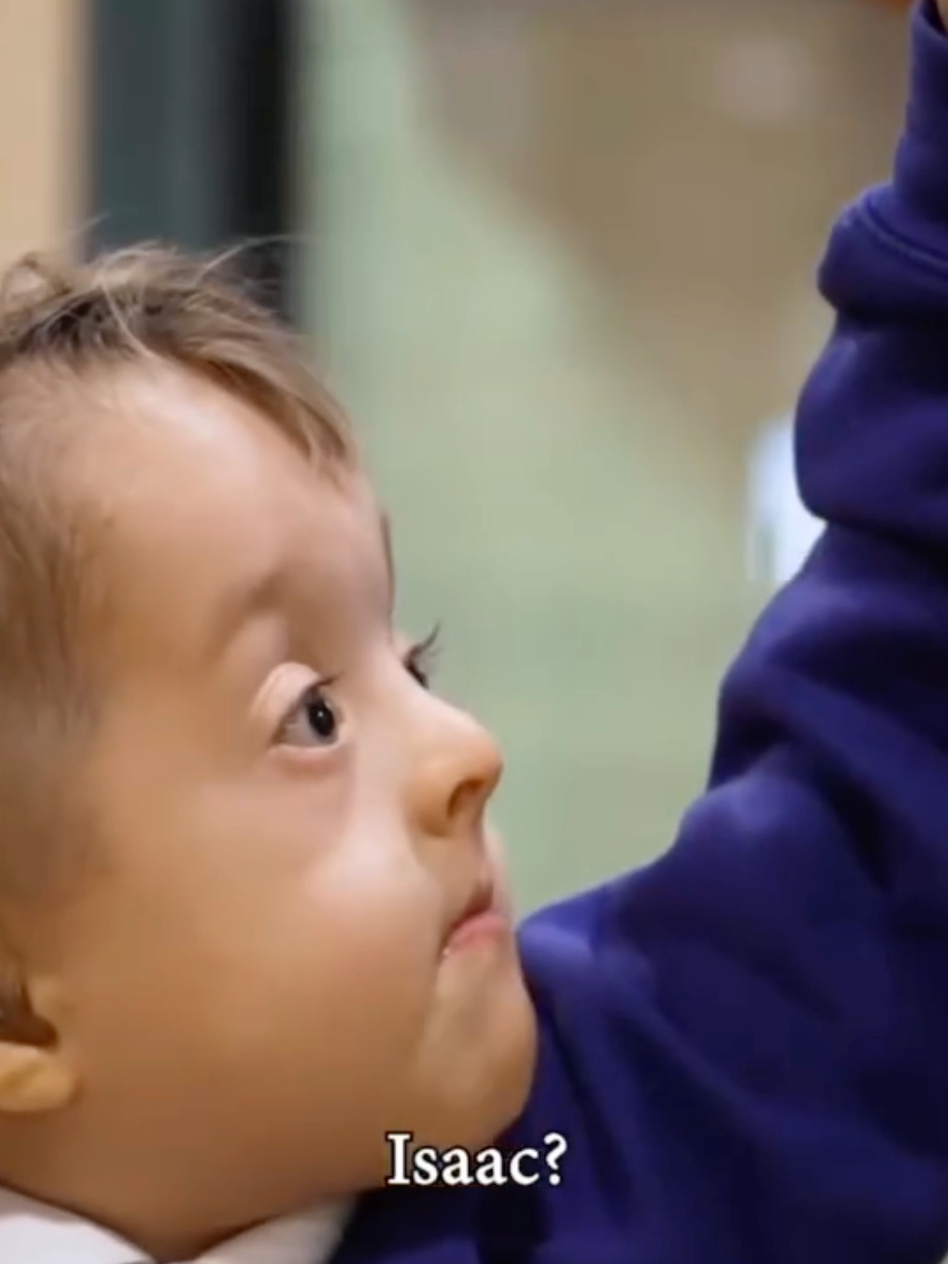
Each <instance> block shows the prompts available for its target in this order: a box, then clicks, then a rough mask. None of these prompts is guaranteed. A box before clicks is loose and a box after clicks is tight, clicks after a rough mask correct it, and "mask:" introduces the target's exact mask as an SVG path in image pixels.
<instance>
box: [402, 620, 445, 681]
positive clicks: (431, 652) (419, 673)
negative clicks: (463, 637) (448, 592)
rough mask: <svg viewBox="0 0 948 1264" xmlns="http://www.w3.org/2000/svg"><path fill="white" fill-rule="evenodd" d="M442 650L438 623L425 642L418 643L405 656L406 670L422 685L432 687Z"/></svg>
mask: <svg viewBox="0 0 948 1264" xmlns="http://www.w3.org/2000/svg"><path fill="white" fill-rule="evenodd" d="M440 649H441V625H440V624H438V623H436V624H435V626H434V627H433V628H432V629H431V631H430V632H429V633H428V635H427V636H426V637H425V639H424V640H423V641H417V642H416V643H415V644H414V645H413V646H412V647H411V649H410V650H409V651H408V653H407V654H406V655H405V669H406V671H408V672H409V673H410V674H411V675H412V676H414V678H415V679H416V680H417V681H418V683H419V685H421V687H422V689H429V688H430V687H431V676H432V674H433V671H434V665H435V662H436V661H437V657H438V653H439V651H440Z"/></svg>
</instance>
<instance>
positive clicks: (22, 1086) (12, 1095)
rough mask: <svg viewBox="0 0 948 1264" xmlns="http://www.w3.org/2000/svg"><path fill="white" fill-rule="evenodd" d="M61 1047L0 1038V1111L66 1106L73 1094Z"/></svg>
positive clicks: (22, 1111)
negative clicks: (4, 1040)
mask: <svg viewBox="0 0 948 1264" xmlns="http://www.w3.org/2000/svg"><path fill="white" fill-rule="evenodd" d="M76 1088H77V1082H76V1076H75V1073H74V1071H73V1069H72V1068H71V1067H70V1065H69V1063H68V1061H67V1059H66V1058H65V1057H64V1056H63V1054H62V1052H61V1050H59V1049H58V1048H57V1047H56V1046H55V1045H54V1046H52V1047H37V1046H36V1045H24V1044H13V1043H7V1042H3V1041H0V1114H10V1115H32V1114H41V1113H45V1112H47V1111H51V1110H60V1109H62V1107H64V1106H67V1105H68V1104H69V1103H70V1102H71V1101H72V1099H73V1097H74V1096H75V1093H76Z"/></svg>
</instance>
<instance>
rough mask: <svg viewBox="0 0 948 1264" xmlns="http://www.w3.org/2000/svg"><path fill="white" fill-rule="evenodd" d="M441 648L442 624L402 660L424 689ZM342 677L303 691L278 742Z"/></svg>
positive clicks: (429, 681) (287, 715) (325, 679)
mask: <svg viewBox="0 0 948 1264" xmlns="http://www.w3.org/2000/svg"><path fill="white" fill-rule="evenodd" d="M440 646H441V627H440V624H436V625H435V627H434V628H433V629H432V630H431V632H429V634H428V635H427V636H426V637H425V639H424V640H423V641H417V642H416V643H415V644H414V645H412V646H411V647H410V648H409V650H408V652H407V653H406V655H405V657H404V659H403V660H402V661H403V664H404V667H405V670H406V671H407V672H408V673H409V675H411V676H413V677H414V679H415V680H416V681H417V682H418V684H419V685H420V686H421V688H422V689H430V687H431V675H432V671H433V668H434V661H435V659H436V657H437V654H438V651H439V649H440ZM340 676H341V673H340V674H337V675H335V676H327V677H324V678H323V679H322V680H318V681H314V682H313V683H312V684H310V685H308V686H307V687H306V688H305V689H304V690H303V692H302V693H301V694H300V696H299V697H298V698H297V699H296V701H295V702H294V703H293V706H292V707H291V708H290V710H289V711H288V712H287V714H286V715H285V716H284V717H283V720H282V721H281V723H280V727H279V730H278V740H283V738H284V737H285V734H286V732H287V730H288V728H289V726H290V722H291V721H292V720H293V719H294V717H295V716H297V715H298V714H299V713H300V710H301V709H302V708H304V707H306V706H307V705H308V704H310V703H312V702H314V701H316V700H318V699H324V698H325V696H326V692H327V690H329V689H331V688H332V686H333V685H335V684H337V683H338V681H339V679H340Z"/></svg>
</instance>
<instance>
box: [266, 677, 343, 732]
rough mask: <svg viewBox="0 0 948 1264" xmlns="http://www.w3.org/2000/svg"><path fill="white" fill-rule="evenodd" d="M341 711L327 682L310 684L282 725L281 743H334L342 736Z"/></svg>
mask: <svg viewBox="0 0 948 1264" xmlns="http://www.w3.org/2000/svg"><path fill="white" fill-rule="evenodd" d="M339 723H340V720H339V712H338V710H337V708H336V706H335V704H334V703H333V702H331V701H330V699H329V698H328V697H327V695H326V682H322V683H320V684H314V685H310V687H309V688H308V689H307V690H306V692H305V693H304V694H303V696H302V697H301V698H300V699H299V701H298V702H297V703H296V705H295V706H294V708H293V710H292V711H291V712H290V713H289V715H288V716H287V717H286V719H285V720H284V721H283V723H282V725H281V726H280V730H279V733H278V734H277V741H278V743H279V744H280V745H281V746H332V745H333V744H334V743H335V742H336V741H338V739H339Z"/></svg>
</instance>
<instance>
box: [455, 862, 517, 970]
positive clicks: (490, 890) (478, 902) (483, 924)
mask: <svg viewBox="0 0 948 1264" xmlns="http://www.w3.org/2000/svg"><path fill="white" fill-rule="evenodd" d="M506 928H507V918H506V916H505V915H504V913H503V911H502V909H501V908H500V905H499V902H498V899H497V889H496V887H495V884H494V882H493V880H492V879H490V878H484V879H482V880H481V881H480V882H479V883H478V884H477V886H476V887H475V888H474V890H473V891H472V893H471V897H470V899H469V900H468V902H467V904H466V905H465V906H464V908H463V910H462V911H461V913H460V915H459V916H458V917H457V918H455V920H454V922H452V924H451V925H450V927H449V928H448V933H447V935H446V936H445V942H444V948H443V950H442V956H443V957H449V956H453V955H454V954H455V953H457V952H459V951H461V950H462V949H465V948H470V947H473V946H474V945H476V944H483V943H487V942H489V941H491V940H496V939H497V938H498V937H500V936H502V935H503V933H504V932H505V931H506Z"/></svg>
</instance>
